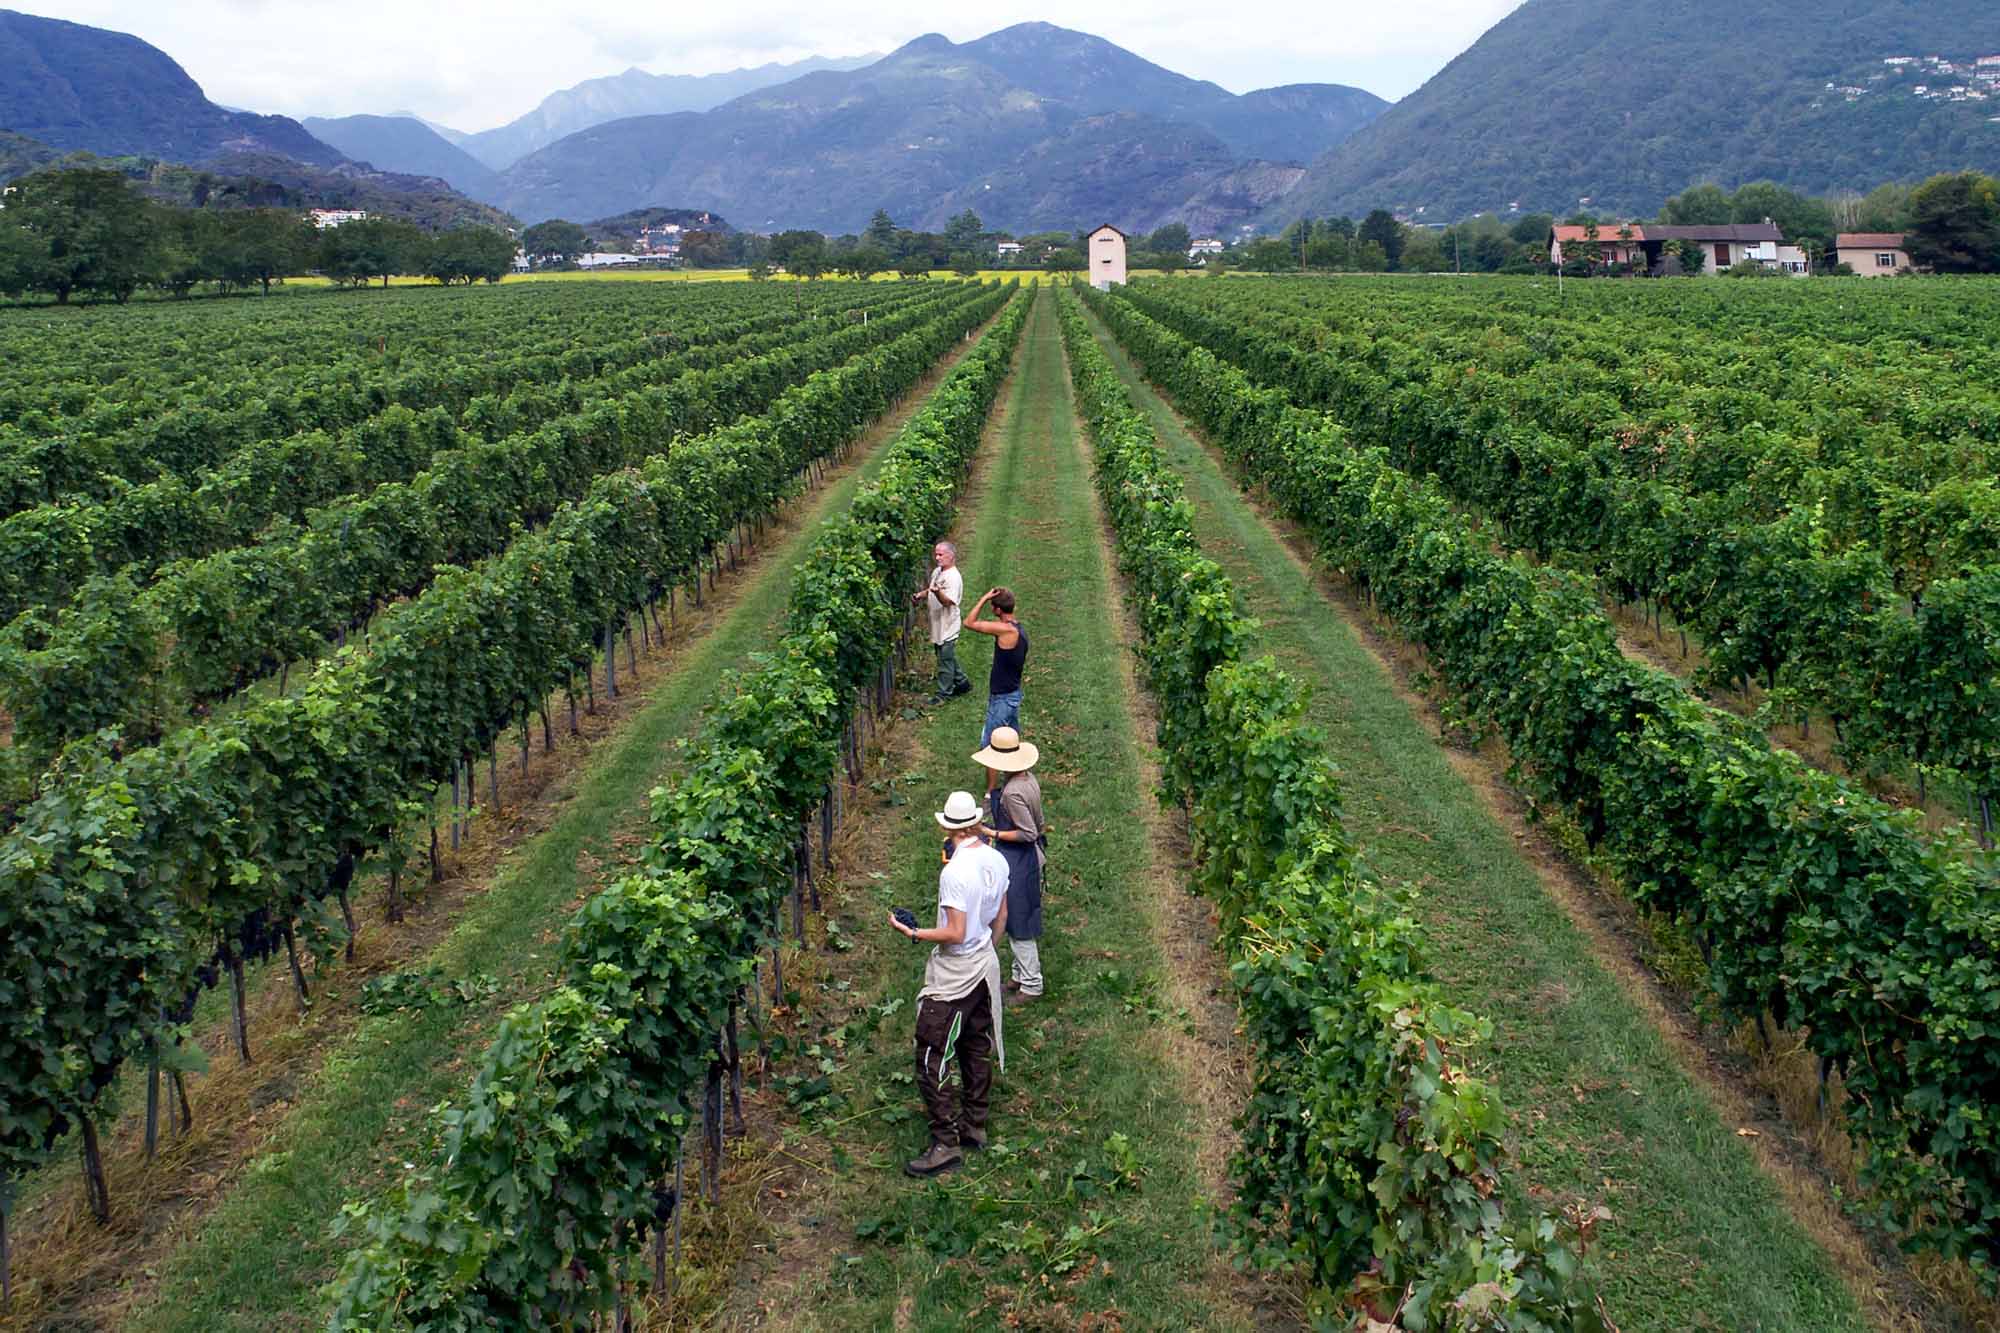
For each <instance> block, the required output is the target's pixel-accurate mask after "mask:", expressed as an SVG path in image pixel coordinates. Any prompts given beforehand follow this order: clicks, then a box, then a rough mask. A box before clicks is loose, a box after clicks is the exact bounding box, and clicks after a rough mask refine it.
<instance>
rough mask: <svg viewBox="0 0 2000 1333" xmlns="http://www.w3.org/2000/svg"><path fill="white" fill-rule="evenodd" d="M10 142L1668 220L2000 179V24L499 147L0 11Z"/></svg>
mask: <svg viewBox="0 0 2000 1333" xmlns="http://www.w3.org/2000/svg"><path fill="white" fill-rule="evenodd" d="M1983 59H1990V60H1991V61H1992V62H1993V63H1991V64H1981V63H1980V62H1981V61H1982V60H1983ZM0 131H7V132H10V134H9V135H8V136H7V137H5V138H4V140H3V141H0V175H4V174H5V173H12V174H18V172H19V171H21V170H26V169H30V167H31V165H32V164H35V163H46V162H51V161H61V160H64V159H65V155H66V154H70V153H74V152H77V151H88V152H91V153H94V154H98V155H100V156H102V157H105V158H109V159H112V160H113V161H114V162H115V163H116V164H118V165H119V166H120V167H121V169H124V170H127V171H128V172H132V173H141V172H144V173H152V174H153V175H156V176H159V177H160V178H161V179H165V178H167V177H168V176H171V177H172V179H174V180H175V181H177V182H181V183H182V185H185V184H186V183H187V182H194V184H193V185H192V186H191V187H190V188H192V189H193V192H194V193H195V194H196V195H197V196H201V197H218V198H225V199H239V198H241V199H248V198H268V197H272V196H273V195H274V193H275V194H276V195H279V196H282V197H284V198H286V199H287V200H288V201H297V200H310V201H312V202H315V203H318V202H329V203H331V202H333V201H335V200H336V199H338V200H358V199H361V198H366V199H368V200H370V201H371V204H368V205H362V206H371V207H375V208H378V209H379V210H380V211H386V212H392V213H399V214H401V215H405V216H413V217H418V218H420V219H423V220H425V221H426V222H428V223H429V224H430V225H448V224H449V223H451V222H454V221H464V220H471V219H476V218H497V217H499V216H500V215H499V214H498V213H495V212H493V211H492V208H498V209H504V210H506V212H507V213H509V214H511V215H513V217H514V219H516V220H517V221H520V222H535V221H538V220H540V219H543V218H548V217H556V216H562V217H569V218H571V219H574V220H588V219H592V218H599V217H605V216H608V215H615V214H623V213H629V212H631V211H632V210H635V209H645V208H661V207H664V208H684V209H708V210H713V211H714V212H715V213H717V214H721V215H727V216H728V217H729V218H731V219H732V220H733V221H734V222H735V223H736V225H738V226H741V227H746V228H750V229H754V230H759V231H769V230H776V229H781V228H786V227H812V228H818V229H821V230H826V231H832V232H844V231H855V230H858V229H859V228H860V226H861V225H862V223H863V222H864V220H865V219H866V218H867V217H868V216H869V215H870V214H871V213H873V212H874V210H875V209H877V208H886V209H888V210H889V212H890V214H891V215H892V216H893V217H895V218H896V219H897V220H898V221H899V222H901V223H903V224H904V225H909V226H917V227H923V228H927V229H936V228H939V227H941V226H942V225H943V223H944V221H945V220H946V219H947V218H949V217H951V216H953V215H955V214H956V213H958V212H960V211H962V210H964V209H966V208H971V209H972V210H974V211H975V212H977V213H978V214H979V215H980V217H981V218H982V219H983V220H984V221H985V223H986V224H987V225H988V226H989V227H993V228H1000V229H1005V230H1009V231H1015V232H1021V231H1029V230H1043V229H1051V228H1069V227H1079V226H1084V225H1088V224H1091V223H1094V222H1099V221H1105V220H1109V221H1113V222H1116V223H1117V224H1118V225H1120V226H1121V227H1124V228H1126V229H1127V230H1130V231H1140V230H1146V229H1150V228H1153V227H1155V226H1158V225H1159V224H1161V223H1164V222H1168V221H1181V222H1185V223H1187V224H1188V225H1189V227H1190V228H1191V229H1193V230H1196V231H1203V232H1216V231H1224V232H1226V231H1228V230H1230V229H1233V228H1237V227H1244V226H1249V225H1252V224H1254V225H1256V226H1260V227H1265V228H1274V227H1277V226H1282V225H1283V224H1284V223H1286V222H1288V221H1290V220H1291V219H1293V218H1296V217H1299V216H1304V215H1327V214H1337V213H1346V214H1350V215H1353V216H1359V215H1360V214H1362V213H1364V212H1366V211H1368V210H1371V209H1374V208H1378V207H1386V208H1389V209H1392V210H1394V211H1396V212H1398V213H1400V214H1402V215H1403V216H1406V217H1411V218H1414V219H1416V220H1419V221H1450V220H1453V219H1456V218H1459V217H1463V216H1467V215H1469V214H1472V213H1475V212H1497V213H1501V214H1503V215H1505V214H1507V213H1510V212H1523V213H1525V212H1537V211H1549V212H1555V213H1569V212H1573V211H1577V210H1579V209H1588V210H1590V211H1592V212H1595V213H1597V214H1599V215H1602V216H1647V215H1650V214H1652V213H1653V212H1654V211H1656V210H1657V209H1658V207H1659V205H1660V203H1661V202H1662V201H1663V200H1664V199H1665V198H1666V197H1667V196H1668V195H1670V194H1674V193H1677V192H1679V191H1681V190H1684V189H1686V188H1687V187H1688V186H1690V185H1692V184H1696V183H1699V182H1702V181H1707V180H1712V181H1715V182H1717V183H1719V184H1722V185H1725V186H1730V185H1736V184H1740V183H1743V182H1745V181H1749V180H1755V179H1769V180H1775V181H1777V182H1778V183H1780V184H1782V185H1787V186H1791V187H1793V188H1796V189H1800V190H1804V191H1810V192H1825V191H1829V190H1839V189H1852V190H1866V189H1868V188H1870V187H1871V186H1873V185H1876V184H1880V183H1884V182H1888V181H1903V182H1908V181H1913V180H1918V179H1921V178H1923V177H1924V176H1927V175H1930V174H1933V173H1935V172H1938V171H1944V170H1955V169H1961V168H1965V167H1973V168H1979V169H1983V170H1988V171H2000V5H1995V4H1993V3H1992V0H1827V2H1826V3H1825V4H1823V5H1821V6H1820V7H1819V8H1817V9H1815V10H1813V11H1811V12H1810V13H1803V12H1801V13H1797V14H1791V13H1787V14H1786V15H1785V16H1783V18H1782V21H1776V22H1767V21H1764V20H1756V21H1752V20H1750V19H1745V20H1743V21H1741V22H1738V21H1718V20H1717V19H1716V17H1715V16H1714V15H1713V14H1712V13H1710V12H1709V11H1707V10H1704V9H1702V8H1699V7H1698V6H1697V5H1696V3H1695V0H1656V3H1655V4H1654V6H1653V7H1652V8H1651V9H1649V10H1648V11H1647V13H1646V15H1645V19H1644V22H1642V23H1636V24H1635V23H1633V22H1631V21H1629V15H1628V14H1627V13H1626V11H1624V10H1623V9H1621V8H1620V7H1619V6H1617V5H1615V4H1614V3H1612V0H1525V3H1523V4H1521V5H1520V6H1519V7H1518V8H1516V9H1515V10H1514V11H1513V12H1512V13H1510V14H1509V15H1508V16H1507V17H1505V18H1503V19H1502V20H1501V21H1500V22H1499V23H1497V24H1495V25H1494V26H1493V27H1492V29H1491V30H1489V31H1488V32H1487V33H1486V34H1485V35H1484V36H1482V37H1481V38H1480V39H1479V40H1478V41H1477V42H1475V43H1474V44H1473V45H1472V46H1471V47H1470V48H1469V49H1468V50H1466V51H1465V52H1464V53H1462V54H1461V55H1459V56H1458V57H1457V58H1456V59H1454V60H1453V61H1452V62H1451V63H1450V64H1448V65H1447V66H1446V67H1445V68H1444V69H1443V70H1441V71H1440V72H1439V73H1438V74H1437V75H1436V76H1435V77H1434V78H1432V79H1431V80H1430V81H1429V82H1428V83H1426V84H1425V85H1424V86H1423V87H1422V88H1420V89H1419V90H1418V91H1416V92H1415V93H1412V94H1411V95H1410V96H1409V97H1407V98H1405V99H1404V100H1403V101H1402V102H1400V103H1398V104H1396V105H1395V106H1393V107H1392V106H1390V105H1389V104H1387V103H1386V102H1384V101H1382V100H1381V99H1380V98H1378V97H1375V96H1374V95H1373V94H1371V93H1368V92H1365V91H1363V90H1361V89H1358V88H1351V87H1344V86H1341V85H1336V84H1315V83H1305V84H1292V85H1287V86H1284V87H1275V88H1266V89H1260V90H1258V91H1255V92H1250V93H1246V94H1242V95H1240V96H1239V95H1237V94H1233V93H1231V92H1229V91H1227V90H1226V89H1223V88H1221V87H1218V86H1217V85H1215V84H1213V83H1208V82H1204V81H1201V80H1197V79H1192V78H1188V77H1186V76H1184V75H1181V74H1178V73H1175V72H1174V71H1172V70H1168V69H1165V68H1162V67H1161V66H1159V65H1156V64H1153V63H1152V62H1150V61H1147V60H1144V59H1141V58H1140V57H1138V56H1136V55H1134V54H1132V53H1131V52H1129V51H1126V50H1123V49H1121V48H1120V47H1118V46H1115V45H1113V44H1112V43H1110V42H1108V41H1105V40H1103V39H1102V38H1099V37H1095V36H1092V35H1090V34H1088V33H1082V32H1076V31H1072V30H1069V29H1065V28H1059V27H1056V26H1054V25H1051V24H1047V23H1023V24H1017V25H1015V26H1013V27H1009V28H1005V29H1002V30H1000V31H998V32H994V33H990V34H988V35H987V36H984V37H981V38H978V39H976V40H973V41H967V42H964V43H955V42H953V41H951V40H949V39H947V38H945V37H943V36H939V35H937V34H929V35H926V36H923V37H919V38H917V39H916V40H914V41H911V42H909V43H907V44H906V45H904V46H902V47H901V48H899V49H898V50H896V51H894V52H892V53H890V54H889V55H887V56H884V57H882V58H880V59H874V58H871V57H857V58H853V59H843V60H835V59H821V58H815V59H813V60H809V61H804V62H799V63H797V64H792V65H765V66H760V67H758V68H756V69H747V70H736V71H731V72H729V73H727V74H718V75H707V76H700V77H693V76H671V75H653V74H648V73H646V72H645V71H642V70H636V69H634V70H627V71H626V72H625V73H623V74H619V75H614V76H611V77H608V78H603V79H593V80H590V81H588V82H585V83H582V84H578V85H576V86H575V87H573V88H568V89H564V90H562V91H560V92H557V93H554V94H551V95H550V96H549V97H547V98H545V99H544V100H543V102H542V103H541V105H540V106H538V107H537V108H536V109H535V110H534V111H532V112H530V113H529V114H528V115H526V116H523V117H521V118H519V119H517V120H515V121H513V122H511V123H510V124H508V125H504V126H500V127H498V128H495V129H489V130H485V131H481V132H478V133H465V132H462V131H460V130H457V129H453V128H450V127H447V126H444V125H440V124H437V123H435V122H428V121H424V120H421V119H419V118H417V117H415V116H413V115H409V114H391V115H386V116H378V115H350V116H343V117H339V118H332V119H313V120H310V121H309V122H307V123H306V124H300V123H299V122H298V121H295V120H291V119H288V118H286V117H283V116H266V115H257V114H255V113H253V112H248V111H239V110H234V109H231V108H227V107H223V106H219V105H217V104H216V103H214V102H211V101H210V100H209V99H208V98H207V97H206V96H205V95H204V94H203V92H202V90H201V88H200V87H199V86H198V85H196V84H195V82H194V81H193V80H192V79H191V78H189V77H188V75H187V74H186V72H185V71H184V70H182V69H181V67H180V66H179V65H178V64H176V63H175V62H174V60H173V59H172V58H171V57H169V56H168V55H167V54H165V53H164V52H161V51H159V50H157V49H155V48H154V47H152V46H149V45H147V44H146V43H145V42H143V41H140V40H139V39H138V38H136V37H132V36H128V35H126V34H122V33H116V32H108V31H104V30H101V29H96V28H89V27H85V26H83V25H80V24H75V23H68V22H63V21H60V20H55V19H43V18H35V17H31V16H28V15H24V14H18V13H14V12H12V11H6V10H0ZM176 165H177V166H178V167H180V168H184V170H180V171H178V172H167V171H164V168H166V167H170V166H176ZM232 182H235V183H233V184H232ZM175 188H177V189H178V188H181V186H180V185H177V186H176V187H175ZM475 200H477V201H480V202H477V203H475V202H473V201H475ZM488 206H492V207H490V208H489V207H488Z"/></svg>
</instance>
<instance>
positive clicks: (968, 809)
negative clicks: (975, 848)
mask: <svg viewBox="0 0 2000 1333" xmlns="http://www.w3.org/2000/svg"><path fill="white" fill-rule="evenodd" d="M932 818H934V819H936V820H937V822H938V826H939V827H940V828H948V829H952V830H954V831H956V830H958V829H968V828H971V827H972V826H973V825H974V824H977V823H978V822H979V802H977V801H975V800H973V799H972V793H971V792H969V791H955V792H953V793H952V794H951V795H950V797H948V798H947V799H946V800H945V803H944V809H942V810H940V811H938V812H937V813H936V814H935V815H933V816H932Z"/></svg>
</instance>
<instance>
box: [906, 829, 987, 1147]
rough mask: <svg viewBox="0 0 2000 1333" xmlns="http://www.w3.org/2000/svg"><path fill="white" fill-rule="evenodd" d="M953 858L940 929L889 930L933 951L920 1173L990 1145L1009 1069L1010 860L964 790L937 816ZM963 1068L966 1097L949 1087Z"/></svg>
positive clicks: (921, 1002)
mask: <svg viewBox="0 0 2000 1333" xmlns="http://www.w3.org/2000/svg"><path fill="white" fill-rule="evenodd" d="M936 818H937V822H938V825H939V827H941V828H943V829H944V830H945V832H946V833H947V834H948V835H949V837H950V839H951V842H950V852H951V857H950V859H949V860H947V861H946V862H945V865H944V869H943V870H941V871H939V872H938V909H937V925H935V926H927V927H916V926H909V925H905V924H904V923H903V922H901V921H898V920H897V919H896V916H895V914H894V913H893V912H892V913H890V915H889V924H890V925H892V926H894V927H895V928H896V929H897V930H898V931H900V932H902V933H903V934H904V935H906V936H908V937H909V938H910V939H913V940H919V941H922V942H924V943H927V944H930V945H931V946H933V947H932V949H931V956H930V960H929V962H927V963H926V964H925V965H924V986H923V989H922V990H921V991H919V992H918V993H917V1087H918V1089H919V1090H920V1091H921V1092H922V1093H923V1098H924V1111H925V1113H926V1115H927V1116H928V1117H929V1119H930V1125H931V1146H930V1149H929V1150H928V1151H927V1152H925V1153H924V1154H923V1155H922V1156H920V1157H918V1158H916V1159H915V1160H913V1161H911V1162H909V1163H907V1164H905V1166H904V1168H903V1169H904V1170H905V1171H907V1172H908V1173H909V1174H911V1175H913V1176H934V1175H937V1174H939V1173H940V1172H944V1171H949V1170H951V1169H952V1168H954V1167H956V1166H958V1165H959V1163H960V1162H962V1161H963V1160H964V1149H965V1148H984V1147H985V1146H986V1112H987V1103H988V1098H989V1097H990V1095H991V1093H992V1090H993V1061H994V1059H995V1057H996V1055H997V1056H998V1059H999V1061H1000V1068H1001V1069H1003V1070H1004V1069H1005V1068H1006V1067H1007V1049H1006V1047H1005V1046H1004V1045H1002V1043H1001V1040H1000V957H999V955H998V954H997V953H995V952H994V950H993V936H994V934H995V933H996V932H998V931H1001V930H1004V929H1006V926H1007V861H1006V858H1005V857H1003V856H1001V854H1000V853H999V852H996V851H994V850H993V849H992V848H991V847H989V846H987V845H986V843H985V842H984V841H982V840H981V838H980V834H979V830H980V828H981V824H980V819H979V803H978V802H977V801H975V800H973V799H972V793H971V792H964V791H955V792H953V793H952V794H951V797H950V799H948V800H947V801H946V802H945V803H944V809H943V810H940V811H938V812H937V816H936ZM953 1060H957V1061H958V1081H959V1087H958V1096H957V1097H956V1098H954V1097H953V1096H952V1090H951V1089H950V1088H949V1087H948V1086H947V1082H948V1079H949V1077H950V1073H951V1064H952V1061H953Z"/></svg>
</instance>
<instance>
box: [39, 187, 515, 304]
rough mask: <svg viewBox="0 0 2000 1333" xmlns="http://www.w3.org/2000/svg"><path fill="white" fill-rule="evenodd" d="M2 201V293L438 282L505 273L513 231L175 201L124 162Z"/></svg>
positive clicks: (124, 296) (116, 297) (179, 292)
mask: <svg viewBox="0 0 2000 1333" xmlns="http://www.w3.org/2000/svg"><path fill="white" fill-rule="evenodd" d="M0 202H4V204H5V207H4V208H0V295H6V296H10V297H20V296H24V295H38V296H49V297H53V298H54V299H55V301H56V302H57V303H58V304H67V303H68V302H69V301H70V299H71V298H72V297H75V296H88V297H97V298H100V299H102V298H109V299H110V300H113V301H117V302H119V303H121V304H122V303H124V302H126V301H129V300H130V299H131V298H132V296H133V294H134V293H136V292H138V291H141V290H143V289H147V288H152V289H156V290H159V291H163V292H168V293H171V294H173V295H176V296H185V295H187V294H188V293H189V292H191V291H193V290H194V289H195V288H196V287H197V286H200V285H202V284H210V285H212V286H213V287H214V288H215V289H216V290H218V291H231V290H235V289H239V288H249V287H261V288H262V289H263V290H264V291H265V292H267V293H268V292H269V291H270V289H271V286H272V284H273V283H277V282H282V281H283V280H284V279H285V278H287V277H290V276H293V275H296V274H301V273H308V272H316V273H321V274H324V275H325V276H327V277H329V278H331V279H333V280H334V281H335V282H338V283H343V284H352V285H359V284H362V283H366V282H370V281H373V280H374V279H377V278H379V279H381V280H382V281H383V283H384V284H386V283H387V282H388V279H389V278H390V276H392V275H396V274H416V275H422V276H424V277H427V278H431V279H433V280H434V281H437V282H441V283H470V282H476V281H479V280H481V279H484V280H486V281H488V282H498V281H499V280H500V278H501V276H502V275H504V274H505V273H506V272H507V269H508V267H509V265H511V264H512V262H513V258H514V248H515V247H514V240H513V238H512V237H511V236H509V235H507V234H506V233H505V232H502V231H499V230H497V229H494V228H491V227H461V228H455V229H453V230H451V231H446V232H440V233H436V234H431V233H427V232H425V231H423V230H421V229H420V228H418V227H416V226H415V225H414V224H411V223H408V222H401V221H396V220H392V219H375V218H370V219H366V220H364V221H359V222H349V223H347V224H345V225H343V226H340V227H332V228H328V229H327V230H325V231H319V230H317V229H316V228H315V227H314V226H313V225H312V223H311V222H310V221H308V220H307V219H305V218H304V217H302V216H301V215H300V214H299V213H297V212H296V211H293V210H289V209H275V208H252V209H235V210H229V211H218V210H210V209H198V208H177V207H173V206H171V205H167V204H161V203H158V202H156V201H154V200H151V199H148V198H146V197H145V196H144V195H143V194H141V193H140V192H139V190H138V189H137V188H136V187H135V186H134V185H133V183H132V182H131V180H129V179H128V178H127V177H126V176H124V175H123V174H122V173H119V172H116V171H104V170H97V169H93V168H61V169H56V170H50V171H41V172H36V173H35V174H33V175H30V176H24V177H22V178H21V179H19V180H17V181H15V182H14V183H13V184H12V185H11V186H9V187H7V189H6V191H5V194H4V196H0Z"/></svg>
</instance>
